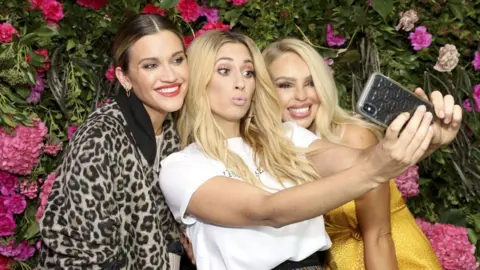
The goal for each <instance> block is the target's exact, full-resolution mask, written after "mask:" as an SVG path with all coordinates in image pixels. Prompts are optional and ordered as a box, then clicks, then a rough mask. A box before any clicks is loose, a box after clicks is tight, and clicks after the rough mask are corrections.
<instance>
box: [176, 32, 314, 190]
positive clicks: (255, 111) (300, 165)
mask: <svg viewBox="0 0 480 270" xmlns="http://www.w3.org/2000/svg"><path fill="white" fill-rule="evenodd" d="M227 43H237V44H243V45H245V47H247V49H248V50H249V52H250V55H251V57H252V61H253V65H254V68H255V84H256V88H255V92H254V94H253V98H252V104H251V106H250V109H249V112H248V113H247V115H246V116H245V117H243V118H242V119H241V123H240V134H241V137H242V138H243V139H244V140H245V141H246V143H247V144H248V145H249V146H250V147H251V148H252V149H253V151H254V153H255V157H254V158H255V162H256V164H257V166H259V168H262V169H264V170H265V171H266V172H268V173H270V174H271V175H272V176H273V177H274V178H275V179H277V181H278V182H279V183H280V184H281V185H283V186H285V184H286V183H287V182H289V183H292V184H294V185H295V184H297V185H298V184H301V183H304V182H309V181H312V180H315V179H317V178H319V176H318V173H317V172H316V170H315V169H314V167H313V166H312V165H311V164H310V162H309V161H308V160H307V159H306V158H304V157H302V156H301V154H302V153H305V152H306V151H304V150H302V149H299V148H297V147H295V146H294V145H293V143H292V142H291V141H290V140H289V139H288V138H286V136H285V131H284V127H283V125H282V123H281V107H280V103H279V101H278V97H277V93H276V91H275V90H274V89H275V88H274V85H273V83H272V81H271V79H270V76H269V75H268V71H267V68H266V66H265V63H264V61H263V57H262V55H261V53H260V51H259V50H258V48H257V46H256V45H255V43H254V42H253V41H252V40H251V39H250V38H248V37H247V36H245V35H242V34H238V33H233V32H226V31H217V30H212V31H208V32H207V33H204V34H202V35H201V36H199V37H198V38H196V39H195V40H194V41H193V42H192V44H191V45H190V47H189V49H188V51H187V56H188V67H189V72H190V75H189V80H190V81H191V82H192V83H189V85H188V91H187V96H186V98H185V104H184V106H183V108H182V110H181V111H180V116H179V120H178V130H179V133H180V135H181V144H182V147H185V146H187V145H189V144H190V143H193V142H195V143H196V144H197V145H198V146H199V147H200V148H202V150H203V151H204V152H205V153H206V154H207V155H209V156H210V157H212V158H214V159H216V160H219V161H222V162H223V163H224V164H225V166H226V167H227V168H228V169H229V170H232V171H233V172H234V173H235V174H236V175H237V176H239V177H240V178H241V179H243V180H244V181H246V182H248V183H250V184H253V185H256V186H264V185H263V184H262V183H261V182H260V181H259V180H258V179H257V178H256V177H255V176H254V175H253V173H252V172H251V171H250V170H249V169H248V167H247V166H246V164H245V162H244V161H243V160H242V158H240V157H239V156H238V155H236V154H235V153H233V152H232V151H230V150H228V146H227V142H226V139H227V138H226V136H225V134H224V133H223V131H222V129H221V128H220V126H219V125H217V123H216V122H215V119H214V117H213V114H212V111H211V108H210V104H209V100H208V97H207V92H206V89H207V85H208V83H209V81H210V79H211V77H212V75H213V70H214V64H215V59H216V54H217V52H218V50H219V49H220V48H221V47H222V46H223V45H224V44H227Z"/></svg>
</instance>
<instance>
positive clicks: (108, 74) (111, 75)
mask: <svg viewBox="0 0 480 270" xmlns="http://www.w3.org/2000/svg"><path fill="white" fill-rule="evenodd" d="M105 78H107V80H108V81H109V82H110V83H113V82H114V81H115V69H114V68H113V65H111V66H110V67H108V70H107V72H105Z"/></svg>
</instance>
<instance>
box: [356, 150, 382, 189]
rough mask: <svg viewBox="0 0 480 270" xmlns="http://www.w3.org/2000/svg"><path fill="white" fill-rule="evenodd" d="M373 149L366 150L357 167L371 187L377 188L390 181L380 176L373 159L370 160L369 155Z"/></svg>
mask: <svg viewBox="0 0 480 270" xmlns="http://www.w3.org/2000/svg"><path fill="white" fill-rule="evenodd" d="M371 150H372V148H368V149H365V150H363V151H362V152H361V154H360V155H359V162H357V164H356V165H355V167H357V168H358V171H359V173H360V175H361V177H362V179H365V181H366V182H367V183H368V184H369V185H371V188H372V189H373V188H376V187H378V186H379V185H380V184H382V183H385V182H386V181H388V180H389V179H388V178H386V177H383V176H381V175H379V174H378V168H377V166H375V164H373V162H372V160H371V158H369V153H370V151H371Z"/></svg>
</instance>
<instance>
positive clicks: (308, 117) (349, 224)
mask: <svg viewBox="0 0 480 270" xmlns="http://www.w3.org/2000/svg"><path fill="white" fill-rule="evenodd" d="M263 55H264V59H265V62H266V64H267V67H268V70H269V72H270V75H271V78H272V80H273V81H274V83H275V86H276V88H277V90H278V93H279V97H280V101H281V103H282V106H283V110H282V118H283V120H284V121H295V122H296V123H297V124H299V125H300V126H302V127H304V128H308V129H309V130H311V131H312V132H314V133H316V134H317V135H318V136H319V137H321V138H325V139H327V140H329V141H331V142H335V143H339V144H343V145H346V146H349V147H353V148H360V149H364V148H367V147H370V146H371V145H373V144H375V143H377V142H378V140H380V139H381V138H382V130H381V129H380V128H379V127H377V126H376V125H373V124H371V123H368V122H366V121H364V120H362V119H361V118H360V117H358V116H357V115H355V114H352V113H350V112H347V111H346V110H344V109H342V108H341V107H340V105H339V100H338V91H337V89H336V86H335V81H334V79H333V76H332V72H331V70H330V68H329V67H328V66H327V65H326V63H325V61H324V60H323V58H322V57H321V56H320V54H319V53H318V52H317V51H316V50H315V49H314V48H313V47H312V46H310V45H308V44H307V43H305V42H303V41H301V40H298V39H293V38H286V39H283V40H280V41H277V42H274V43H272V44H271V45H270V46H268V47H267V48H266V49H265V50H264V52H263ZM286 63H288V64H286ZM417 93H419V94H423V91H421V90H417ZM436 95H439V93H438V92H435V94H434V96H436ZM445 99H446V102H450V103H451V104H453V99H451V97H450V96H447V97H445ZM456 110H458V108H457V109H456ZM457 113H458V112H457ZM447 121H448V120H447ZM324 218H325V227H326V230H327V232H328V234H329V236H330V238H331V240H332V247H331V248H330V250H329V252H328V256H327V257H328V259H327V260H328V266H329V268H330V269H349V270H350V269H369V270H370V269H440V264H439V262H438V260H437V258H436V256H435V253H434V251H433V249H432V247H431V246H430V243H429V242H428V240H427V238H426V237H425V235H424V234H423V233H422V231H421V230H420V228H419V227H418V226H417V224H416V222H415V219H414V217H413V216H412V214H411V213H410V211H409V210H408V208H407V207H406V205H405V202H404V200H403V198H402V196H401V193H400V192H399V191H398V189H397V187H396V185H395V181H394V180H391V181H389V182H387V183H384V184H381V185H379V187H377V188H375V189H373V190H371V191H369V192H367V193H366V194H364V195H363V196H361V197H358V198H356V199H355V200H354V201H350V202H348V203H346V204H344V205H342V206H340V207H338V208H336V209H334V210H331V211H330V212H328V213H326V214H325V215H324Z"/></svg>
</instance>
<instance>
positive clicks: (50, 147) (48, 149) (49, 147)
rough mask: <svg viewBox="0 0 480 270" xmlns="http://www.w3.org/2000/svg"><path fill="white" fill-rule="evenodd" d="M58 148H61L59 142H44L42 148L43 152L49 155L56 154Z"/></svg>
mask: <svg viewBox="0 0 480 270" xmlns="http://www.w3.org/2000/svg"><path fill="white" fill-rule="evenodd" d="M60 150H62V143H61V142H60V143H58V144H46V145H45V147H44V148H43V152H45V153H46V154H48V155H51V156H56V155H57V153H58V152H59V151H60Z"/></svg>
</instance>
